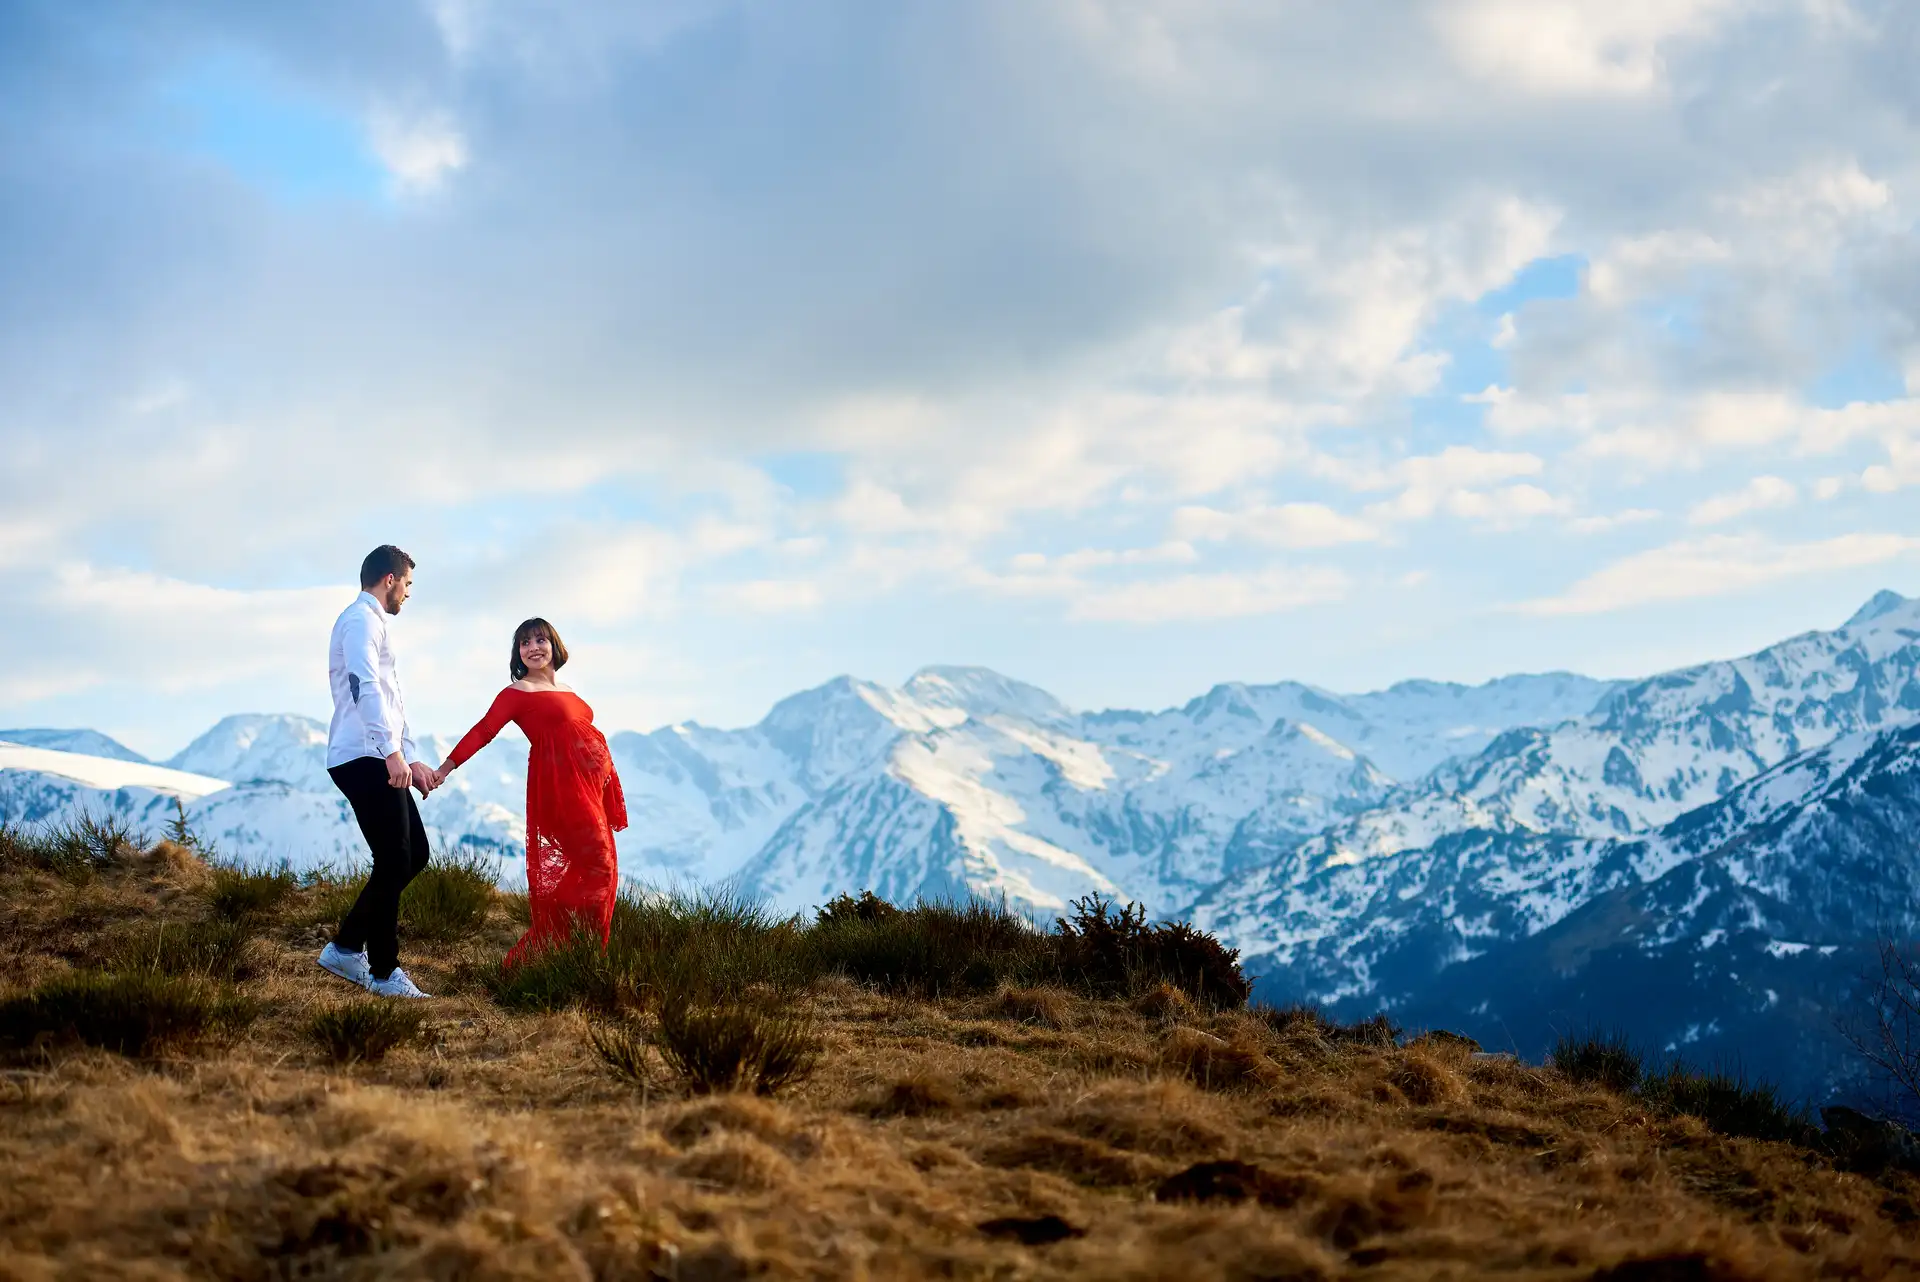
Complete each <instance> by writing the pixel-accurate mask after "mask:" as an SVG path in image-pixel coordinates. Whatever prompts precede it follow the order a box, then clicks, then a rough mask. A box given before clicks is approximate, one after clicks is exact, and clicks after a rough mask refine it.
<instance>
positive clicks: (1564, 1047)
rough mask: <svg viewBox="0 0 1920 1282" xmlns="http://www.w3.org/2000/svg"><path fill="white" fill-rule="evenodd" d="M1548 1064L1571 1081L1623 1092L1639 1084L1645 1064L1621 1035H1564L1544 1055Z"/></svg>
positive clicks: (1616, 1033) (1593, 1033) (1638, 1053)
mask: <svg viewBox="0 0 1920 1282" xmlns="http://www.w3.org/2000/svg"><path fill="white" fill-rule="evenodd" d="M1547 1063H1549V1064H1551V1065H1552V1066H1553V1067H1554V1068H1556V1069H1558V1070H1560V1072H1561V1073H1563V1074H1564V1075H1565V1076H1566V1077H1567V1078H1568V1079H1569V1080H1570V1081H1575V1082H1583V1083H1591V1084H1593V1085H1595V1086H1604V1087H1606V1088H1607V1089H1608V1090H1610V1091H1618V1092H1621V1093H1625V1092H1627V1091H1631V1090H1632V1089H1634V1087H1636V1086H1638V1085H1640V1078H1641V1074H1642V1072H1643V1071H1644V1061H1643V1060H1642V1058H1641V1055H1640V1052H1639V1051H1637V1050H1635V1049H1634V1047H1633V1044H1632V1043H1631V1042H1630V1041H1628V1039H1627V1037H1626V1035H1625V1034H1624V1033H1619V1032H1613V1033H1600V1032H1592V1033H1585V1034H1580V1035H1575V1034H1571V1033H1569V1034H1564V1035H1562V1036H1561V1037H1560V1039H1559V1040H1558V1041H1556V1042H1555V1043H1554V1045H1553V1050H1552V1051H1550V1052H1548V1054H1547Z"/></svg>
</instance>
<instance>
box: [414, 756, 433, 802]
mask: <svg viewBox="0 0 1920 1282" xmlns="http://www.w3.org/2000/svg"><path fill="white" fill-rule="evenodd" d="M409 769H410V770H411V771H412V773H413V786H414V787H416V788H418V789H419V790H420V795H421V796H422V797H424V796H426V795H427V794H428V793H430V792H432V791H433V790H434V789H435V788H438V787H439V786H440V775H439V772H438V771H435V770H433V769H430V768H429V767H428V766H427V765H426V763H424V762H420V761H416V762H414V763H413V765H412V766H410V767H409Z"/></svg>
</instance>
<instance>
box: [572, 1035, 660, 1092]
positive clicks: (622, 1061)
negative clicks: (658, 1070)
mask: <svg viewBox="0 0 1920 1282" xmlns="http://www.w3.org/2000/svg"><path fill="white" fill-rule="evenodd" d="M587 1040H588V1041H589V1042H591V1043H592V1044H593V1049H594V1051H595V1052H596V1053H597V1054H598V1055H599V1056H600V1059H601V1062H603V1063H604V1064H606V1066H607V1070H608V1071H609V1072H611V1073H612V1074H613V1075H614V1076H615V1077H618V1078H620V1079H621V1080H622V1081H626V1082H631V1083H633V1084H634V1085H635V1086H639V1087H642V1088H650V1087H651V1086H652V1085H653V1070H652V1068H651V1067H650V1066H649V1065H648V1063H647V1041H646V1038H645V1037H644V1036H642V1035H641V1032H640V1030H639V1029H638V1028H637V1027H635V1026H634V1025H633V1024H631V1023H629V1022H627V1021H625V1020H595V1021H594V1022H593V1023H592V1024H590V1025H588V1026H587Z"/></svg>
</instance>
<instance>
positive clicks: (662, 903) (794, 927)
mask: <svg viewBox="0 0 1920 1282" xmlns="http://www.w3.org/2000/svg"><path fill="white" fill-rule="evenodd" d="M820 973H821V967H820V962H819V958H818V956H817V954H816V953H815V951H814V950H813V948H812V947H811V946H810V941H809V939H808V938H807V932H806V931H804V930H803V929H802V928H801V927H800V925H799V923H797V922H794V921H791V920H787V919H783V918H778V917H775V916H773V915H772V914H770V913H768V912H767V911H766V910H765V909H763V908H761V907H759V906H758V905H755V904H749V903H746V902H744V901H741V900H737V899H734V898H732V897H729V896H727V895H724V894H708V895H698V896H691V895H650V894H640V893H623V894H622V895H621V896H620V898H619V899H618V900H617V901H616V902H615V904H614V910H613V924H612V928H611V930H610V932H609V937H608V941H607V945H606V947H605V948H604V949H603V948H602V947H601V946H600V941H599V940H598V939H597V938H594V937H593V936H592V935H591V934H589V933H583V934H581V935H578V936H576V937H575V938H573V939H572V940H569V941H567V942H565V943H563V944H559V945H556V946H554V947H551V948H549V949H547V950H546V951H545V952H542V953H540V954H538V955H537V956H535V957H532V958H530V959H528V960H527V961H525V962H522V963H521V964H519V965H517V966H515V967H513V968H512V969H511V970H507V971H504V972H496V973H492V974H489V975H487V976H485V977H484V979H483V982H484V984H485V986H486V988H487V990H488V992H489V993H490V994H491V995H492V996H493V999H494V1000H495V1001H496V1002H498V1003H499V1004H500V1005H502V1006H505V1007H507V1008H508V1009H510V1010H563V1009H565V1008H567V1007H570V1006H582V1007H585V1008H587V1009H589V1010H597V1011H603V1012H611V1011H616V1010H620V1009H625V1008H633V1009H651V1008H654V1007H657V1006H659V1005H660V1004H661V1003H662V1002H664V1001H666V1000H669V999H679V998H686V999H701V1000H722V999H732V998H737V997H739V996H740V995H742V994H744V993H747V992H749V991H751V990H756V989H766V990H772V991H776V992H794V991H797V990H798V989H800V988H803V987H805V986H806V985H807V984H809V983H811V982H812V981H813V980H814V979H816V978H818V976H819V975H820Z"/></svg>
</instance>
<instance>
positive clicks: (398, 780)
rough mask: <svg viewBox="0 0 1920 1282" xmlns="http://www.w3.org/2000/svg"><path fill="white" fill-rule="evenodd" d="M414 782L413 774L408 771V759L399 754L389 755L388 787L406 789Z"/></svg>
mask: <svg viewBox="0 0 1920 1282" xmlns="http://www.w3.org/2000/svg"><path fill="white" fill-rule="evenodd" d="M412 782H413V772H412V771H411V770H408V769H407V759H406V758H405V757H403V756H401V755H400V754H399V753H397V752H390V753H388V754H387V787H389V788H405V787H406V786H407V785H408V784H410V783H412Z"/></svg>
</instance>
